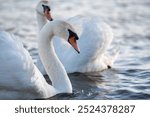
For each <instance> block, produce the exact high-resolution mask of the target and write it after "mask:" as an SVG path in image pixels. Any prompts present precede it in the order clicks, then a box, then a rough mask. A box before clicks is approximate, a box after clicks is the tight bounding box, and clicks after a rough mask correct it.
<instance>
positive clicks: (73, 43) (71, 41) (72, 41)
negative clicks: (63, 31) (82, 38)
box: [68, 36, 80, 54]
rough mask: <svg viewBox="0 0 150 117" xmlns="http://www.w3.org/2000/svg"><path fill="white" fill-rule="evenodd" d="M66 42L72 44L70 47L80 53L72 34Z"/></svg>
mask: <svg viewBox="0 0 150 117" xmlns="http://www.w3.org/2000/svg"><path fill="white" fill-rule="evenodd" d="M68 42H69V43H70V44H71V45H72V47H73V48H74V49H75V50H76V51H77V52H78V53H79V54H80V49H79V47H78V44H77V41H76V39H75V37H74V36H71V37H70V38H69V39H68Z"/></svg>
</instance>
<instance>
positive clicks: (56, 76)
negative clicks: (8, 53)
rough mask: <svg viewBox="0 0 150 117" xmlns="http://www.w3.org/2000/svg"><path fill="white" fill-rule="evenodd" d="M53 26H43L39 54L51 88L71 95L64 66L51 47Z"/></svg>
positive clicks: (70, 87)
mask: <svg viewBox="0 0 150 117" xmlns="http://www.w3.org/2000/svg"><path fill="white" fill-rule="evenodd" d="M52 29H53V26H52V25H51V23H48V25H46V26H44V29H42V31H41V33H40V38H39V42H38V43H39V54H40V58H41V61H42V63H43V65H44V67H45V70H46V72H47V74H48V76H49V78H50V80H51V82H52V85H53V87H54V88H55V89H56V90H57V91H58V92H59V93H72V85H71V82H70V80H69V78H68V75H67V73H66V71H65V68H64V66H63V65H62V63H61V62H60V60H59V59H58V57H57V55H56V53H55V50H54V46H53V42H52V39H53V36H54V35H53V33H52V32H53V30H52Z"/></svg>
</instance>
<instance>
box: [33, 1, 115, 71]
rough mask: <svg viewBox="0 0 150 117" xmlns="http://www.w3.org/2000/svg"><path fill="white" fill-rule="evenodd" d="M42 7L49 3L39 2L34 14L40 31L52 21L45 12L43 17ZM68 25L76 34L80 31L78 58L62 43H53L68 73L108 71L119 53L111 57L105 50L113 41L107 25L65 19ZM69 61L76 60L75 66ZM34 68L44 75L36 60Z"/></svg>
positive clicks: (42, 68) (91, 19)
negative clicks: (79, 52)
mask: <svg viewBox="0 0 150 117" xmlns="http://www.w3.org/2000/svg"><path fill="white" fill-rule="evenodd" d="M41 4H44V5H45V6H47V8H49V4H50V3H49V2H48V1H41V2H40V3H39V4H38V5H37V9H36V11H37V20H38V25H39V30H40V29H41V28H42V27H43V25H45V24H46V22H47V21H48V20H51V19H52V17H51V15H48V14H47V12H46V13H45V12H44V14H43V11H41V8H40V7H39V6H41ZM49 14H50V12H49ZM46 18H47V19H48V20H46ZM67 22H69V23H70V24H71V25H73V27H74V28H75V29H76V31H78V32H79V34H78V35H79V37H80V40H79V42H78V44H79V46H80V49H81V51H82V53H81V54H80V55H77V53H75V52H74V50H73V49H70V46H68V44H67V43H65V42H64V41H63V40H61V41H60V40H59V39H55V40H54V47H55V50H56V53H57V55H58V56H59V58H60V61H61V62H62V63H63V65H64V67H65V69H66V71H67V73H73V72H83V73H84V72H96V71H102V70H105V69H108V68H110V67H111V66H112V65H113V63H114V61H115V60H116V58H117V55H118V51H113V52H112V54H110V53H108V51H107V50H108V49H109V48H110V44H111V42H112V39H113V33H112V30H111V28H110V26H109V25H107V24H106V23H104V22H102V21H98V20H96V19H95V17H94V18H90V17H83V16H76V17H73V18H70V19H69V20H67ZM72 61H76V64H74V63H73V62H72ZM37 66H38V68H39V69H40V71H41V72H42V73H43V74H46V72H45V70H44V67H43V65H42V63H41V62H40V59H38V62H37Z"/></svg>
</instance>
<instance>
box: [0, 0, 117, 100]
mask: <svg viewBox="0 0 150 117" xmlns="http://www.w3.org/2000/svg"><path fill="white" fill-rule="evenodd" d="M43 5H44V6H46V7H44V6H43ZM47 6H48V2H47V1H40V3H39V4H38V5H37V8H36V11H37V17H38V22H39V30H40V31H39V36H38V49H39V56H40V60H41V61H42V64H41V65H44V71H43V72H45V71H46V72H47V74H48V76H49V78H50V80H51V82H52V85H50V84H48V83H47V82H46V80H45V78H44V77H43V75H42V73H41V72H40V70H39V69H38V68H37V67H36V66H35V64H34V63H33V61H32V58H31V56H30V55H29V53H28V51H27V50H26V49H25V48H24V47H23V45H22V43H21V42H20V41H19V40H18V39H16V38H15V37H14V36H12V35H10V34H8V33H7V32H5V31H2V30H1V31H0V65H1V66H0V78H1V79H0V99H38V98H49V97H52V96H54V95H56V94H58V93H72V85H71V82H70V80H69V78H68V75H67V72H68V73H71V72H89V71H99V70H103V69H106V68H108V65H111V64H112V63H113V61H114V59H111V60H110V59H109V58H108V57H107V56H105V51H106V49H107V48H108V46H109V45H110V43H111V40H112V32H111V30H110V28H109V26H107V25H106V24H104V23H102V24H101V26H102V27H100V29H99V27H96V26H97V24H96V23H93V22H92V19H88V18H87V19H86V18H85V19H84V18H80V19H81V20H80V21H81V23H80V24H82V25H78V21H77V20H79V17H76V18H73V19H70V20H69V21H67V22H69V23H67V22H64V21H57V20H56V21H52V22H47V19H48V20H52V19H51V16H50V13H49V12H48V11H49V9H48V8H49V7H47ZM43 11H44V12H43ZM46 18H47V19H46ZM85 20H86V22H85ZM88 23H89V24H88ZM70 24H72V25H73V26H74V27H75V28H76V27H77V28H78V27H80V28H79V30H80V32H81V33H80V40H79V46H80V47H81V48H80V49H81V51H82V54H81V55H78V54H76V53H75V51H74V50H72V49H71V48H70V46H68V44H67V43H65V42H64V41H69V43H70V44H71V45H72V46H73V47H74V49H75V50H76V51H77V52H79V48H78V46H77V43H76V40H77V39H78V36H77V34H76V33H75V29H74V28H73V27H72V25H70ZM87 24H88V25H87ZM91 26H93V27H91ZM84 28H85V29H86V30H85V29H84ZM95 28H96V29H95ZM81 29H82V30H81ZM93 29H95V30H93ZM94 32H95V33H94ZM104 32H106V33H104ZM89 33H90V34H91V33H93V35H89ZM86 34H87V36H86V37H85V35H86ZM55 35H56V36H58V37H60V38H61V39H57V38H55V37H54V36H55ZM53 41H54V42H53ZM58 41H60V43H58ZM53 45H54V46H53ZM54 48H55V49H54ZM55 51H56V53H57V55H58V57H59V58H60V60H59V59H58V57H57V55H56V53H55ZM115 56H116V55H115ZM115 56H114V58H115ZM61 62H62V63H63V64H62V63H61ZM63 65H64V66H63ZM38 67H39V66H38ZM39 68H40V67H39ZM65 69H66V70H67V72H66V71H65Z"/></svg>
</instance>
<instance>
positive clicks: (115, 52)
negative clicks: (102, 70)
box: [108, 47, 120, 67]
mask: <svg viewBox="0 0 150 117" xmlns="http://www.w3.org/2000/svg"><path fill="white" fill-rule="evenodd" d="M119 53H120V48H119V47H116V48H114V49H113V51H112V53H111V55H109V57H108V60H109V62H108V66H109V67H112V66H113V64H114V62H115V61H116V59H117V57H118V55H119Z"/></svg>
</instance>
